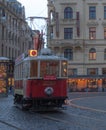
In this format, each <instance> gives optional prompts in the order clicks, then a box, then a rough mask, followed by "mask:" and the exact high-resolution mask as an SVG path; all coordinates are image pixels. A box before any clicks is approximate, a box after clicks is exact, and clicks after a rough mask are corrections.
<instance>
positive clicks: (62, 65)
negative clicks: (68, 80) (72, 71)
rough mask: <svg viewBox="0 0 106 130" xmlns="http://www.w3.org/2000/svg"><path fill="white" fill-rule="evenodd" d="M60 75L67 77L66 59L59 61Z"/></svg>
mask: <svg viewBox="0 0 106 130" xmlns="http://www.w3.org/2000/svg"><path fill="white" fill-rule="evenodd" d="M61 76H62V77H67V62H66V61H62V62H61Z"/></svg>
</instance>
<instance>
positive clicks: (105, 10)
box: [104, 6, 106, 19]
mask: <svg viewBox="0 0 106 130" xmlns="http://www.w3.org/2000/svg"><path fill="white" fill-rule="evenodd" d="M104 19H106V6H104Z"/></svg>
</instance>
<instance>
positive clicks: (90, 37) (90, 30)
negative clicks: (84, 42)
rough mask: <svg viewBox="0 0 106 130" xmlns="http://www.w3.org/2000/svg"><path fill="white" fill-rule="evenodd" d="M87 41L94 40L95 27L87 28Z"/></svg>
mask: <svg viewBox="0 0 106 130" xmlns="http://www.w3.org/2000/svg"><path fill="white" fill-rule="evenodd" d="M89 39H91V40H93V39H96V27H90V28H89Z"/></svg>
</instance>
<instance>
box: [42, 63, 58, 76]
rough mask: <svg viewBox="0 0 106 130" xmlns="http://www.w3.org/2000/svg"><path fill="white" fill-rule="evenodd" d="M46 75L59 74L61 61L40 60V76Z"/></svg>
mask: <svg viewBox="0 0 106 130" xmlns="http://www.w3.org/2000/svg"><path fill="white" fill-rule="evenodd" d="M45 75H54V76H56V77H58V76H59V61H41V62H40V77H44V76H45Z"/></svg>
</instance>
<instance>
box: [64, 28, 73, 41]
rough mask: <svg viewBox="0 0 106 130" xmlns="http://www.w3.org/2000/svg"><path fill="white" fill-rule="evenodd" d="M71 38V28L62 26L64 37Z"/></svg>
mask: <svg viewBox="0 0 106 130" xmlns="http://www.w3.org/2000/svg"><path fill="white" fill-rule="evenodd" d="M72 38H73V28H64V39H72Z"/></svg>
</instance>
